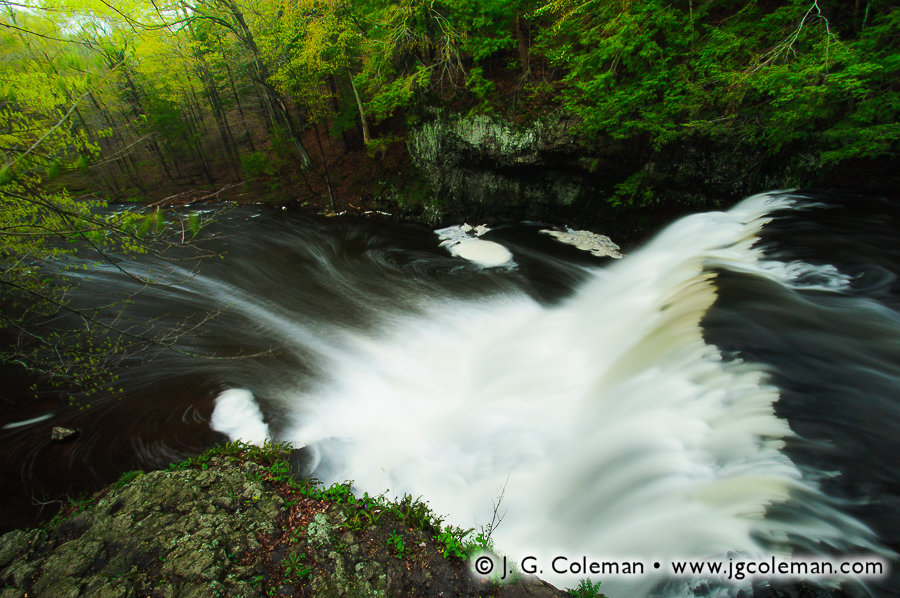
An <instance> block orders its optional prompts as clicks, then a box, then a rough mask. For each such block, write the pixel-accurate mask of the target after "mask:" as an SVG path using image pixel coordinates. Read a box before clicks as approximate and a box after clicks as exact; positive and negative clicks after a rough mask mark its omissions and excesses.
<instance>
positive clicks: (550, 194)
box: [407, 114, 635, 225]
mask: <svg viewBox="0 0 900 598" xmlns="http://www.w3.org/2000/svg"><path fill="white" fill-rule="evenodd" d="M571 124H572V123H571V122H570V121H566V120H563V119H560V118H551V119H548V120H546V121H539V122H535V123H533V124H531V125H529V126H526V127H523V128H516V127H514V126H512V125H511V124H509V123H507V122H504V121H502V120H500V119H497V118H495V117H492V116H487V115H476V116H469V117H460V116H457V115H446V114H438V115H437V116H436V117H435V118H434V119H433V120H431V121H429V122H427V123H425V124H423V125H421V126H420V127H418V128H417V129H414V130H412V131H411V132H410V133H409V135H408V137H407V148H408V151H409V154H410V157H411V159H412V162H413V164H414V165H415V167H416V169H417V171H418V173H419V176H421V177H422V179H423V180H424V181H425V183H426V184H427V187H428V192H427V196H426V197H424V198H423V199H422V201H421V203H422V205H423V206H424V218H423V219H424V220H425V221H426V222H428V223H429V224H433V225H438V224H442V223H451V222H454V221H455V220H460V219H468V220H478V219H485V220H506V221H514V220H525V219H530V220H552V221H560V220H566V221H567V222H570V223H572V224H579V223H582V222H585V221H590V220H593V217H594V215H595V212H596V211H597V209H598V208H599V207H600V206H601V205H602V203H603V198H604V196H605V195H607V194H608V192H609V189H611V188H612V187H613V186H614V184H615V183H616V182H618V181H619V180H621V179H624V178H625V177H626V176H627V174H628V172H629V167H631V168H633V167H634V166H635V164H634V163H629V160H628V159H623V158H622V156H627V155H629V154H628V153H627V152H626V151H625V149H626V148H624V147H623V146H622V145H621V144H615V143H612V142H610V143H609V144H607V145H605V146H604V147H603V149H602V151H600V152H599V153H597V154H596V155H595V156H592V157H588V156H586V155H585V152H584V150H583V149H581V148H579V147H578V146H577V145H576V144H575V142H574V140H573V138H572V137H571V136H570V135H569V134H568V129H569V127H570V126H571ZM632 162H633V161H632ZM460 221H461V220H460Z"/></svg>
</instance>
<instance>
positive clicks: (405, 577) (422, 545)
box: [0, 453, 563, 598]
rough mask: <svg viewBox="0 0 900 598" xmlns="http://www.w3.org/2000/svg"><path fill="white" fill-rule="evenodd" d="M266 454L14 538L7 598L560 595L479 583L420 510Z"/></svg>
mask: <svg viewBox="0 0 900 598" xmlns="http://www.w3.org/2000/svg"><path fill="white" fill-rule="evenodd" d="M283 456H284V455H282V457H283ZM267 459H268V461H263V462H261V463H258V462H254V461H251V460H247V454H245V453H242V454H239V455H237V456H234V455H231V456H219V457H214V458H211V459H209V460H204V461H203V462H202V463H200V462H196V461H195V462H194V463H193V464H192V466H190V467H188V468H185V469H180V470H175V471H156V472H151V473H147V474H146V475H138V476H137V477H135V478H134V479H131V480H130V481H127V478H125V477H123V479H122V480H120V482H118V483H117V484H114V485H113V486H112V487H110V488H107V489H106V490H104V491H102V492H100V493H98V494H97V495H95V496H94V497H93V498H92V499H90V500H88V501H87V502H85V503H82V504H81V505H80V507H79V510H77V511H76V512H74V513H72V514H70V515H69V516H68V517H67V518H65V519H63V520H62V521H59V522H55V523H53V524H51V525H49V526H47V527H46V528H45V529H39V530H24V531H23V530H19V531H13V532H10V533H8V534H6V535H4V536H3V537H2V538H0V582H2V584H3V587H4V589H3V590H2V592H0V596H2V598H12V597H23V596H47V597H53V598H65V597H69V596H71V597H75V596H98V597H101V596H102V597H131V596H135V597H136V596H159V597H169V596H179V597H201V596H202V597H206V596H242V597H248V598H249V597H254V596H260V597H262V596H394V595H403V596H406V595H415V596H438V595H441V592H443V593H444V594H443V595H456V596H487V595H497V596H539V597H548V598H549V597H550V596H561V595H563V593H562V592H559V591H558V590H556V588H553V587H552V586H549V585H547V584H544V583H543V582H540V581H537V580H527V581H526V580H520V581H518V582H516V583H513V584H509V585H504V586H502V587H501V586H493V585H491V584H490V583H479V582H477V581H476V580H474V579H473V578H472V577H471V576H470V575H469V572H468V567H467V565H466V563H464V561H463V559H462V558H459V556H458V555H456V556H454V555H453V554H449V553H448V550H449V548H448V547H449V546H450V545H449V544H447V543H446V539H445V540H444V541H442V540H441V538H440V537H439V536H437V535H436V534H435V533H434V530H433V529H429V528H428V526H427V525H425V526H418V527H417V526H416V525H414V521H413V519H414V518H411V517H410V516H409V514H410V513H412V512H418V513H419V514H420V515H421V514H422V513H424V511H422V508H421V506H419V507H417V506H416V505H414V504H412V503H409V504H407V511H406V513H407V515H406V516H404V515H403V513H402V512H401V510H400V509H396V508H393V507H392V508H389V509H380V508H376V509H373V508H372V507H373V506H374V505H376V504H382V501H379V500H374V499H369V500H366V501H357V500H356V499H355V498H353V497H352V495H350V494H349V488H347V487H346V486H338V487H332V489H329V490H327V491H325V490H315V491H313V490H312V489H311V488H312V487H311V486H309V485H308V483H297V481H296V480H295V479H294V478H293V476H292V475H291V474H290V473H289V472H288V464H289V463H288V460H287V459H276V460H272V458H270V457H269V458H267ZM335 488H337V490H336V489H335ZM348 514H349V515H348ZM425 519H426V520H427V518H425ZM420 521H421V519H420ZM451 552H452V551H451ZM445 554H447V555H448V557H445Z"/></svg>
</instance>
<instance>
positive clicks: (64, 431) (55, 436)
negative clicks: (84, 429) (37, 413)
mask: <svg viewBox="0 0 900 598" xmlns="http://www.w3.org/2000/svg"><path fill="white" fill-rule="evenodd" d="M80 433H81V430H73V429H72V428H64V427H62V426H53V429H52V430H51V431H50V440H53V441H55V442H65V441H67V440H74V439H75V438H77V437H78V435H79V434H80Z"/></svg>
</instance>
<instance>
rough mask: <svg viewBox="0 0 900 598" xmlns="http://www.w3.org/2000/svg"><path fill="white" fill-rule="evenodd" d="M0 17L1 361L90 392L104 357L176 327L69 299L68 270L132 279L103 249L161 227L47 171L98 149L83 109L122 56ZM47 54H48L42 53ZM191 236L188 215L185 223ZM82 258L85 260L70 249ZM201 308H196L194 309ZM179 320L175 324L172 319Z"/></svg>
mask: <svg viewBox="0 0 900 598" xmlns="http://www.w3.org/2000/svg"><path fill="white" fill-rule="evenodd" d="M4 18H5V19H7V20H5V21H4V22H3V24H4V27H2V28H0V44H2V45H3V47H4V49H5V50H6V53H5V54H4V56H5V58H6V59H5V60H3V61H2V62H0V131H2V134H0V159H2V166H0V336H2V340H3V341H4V342H3V344H2V346H0V360H2V361H3V363H5V364H16V365H19V366H22V367H24V368H25V369H27V370H28V371H29V372H31V373H32V374H35V375H38V376H40V377H42V378H43V379H44V380H46V381H48V382H51V383H55V384H59V385H66V386H69V387H71V385H74V387H78V388H80V389H81V390H82V391H84V392H87V393H90V392H97V391H100V390H104V391H111V390H113V388H114V385H113V383H114V380H115V374H114V372H113V371H112V369H111V366H112V365H114V364H115V363H117V362H119V361H120V360H122V359H124V358H126V357H127V356H129V355H131V354H133V353H134V352H136V351H139V350H142V349H146V348H148V347H156V348H158V349H173V348H174V347H175V340H176V338H177V336H178V334H179V333H180V332H182V331H183V330H184V329H183V328H182V329H168V330H164V331H158V332H153V331H151V330H150V328H152V326H141V325H133V324H128V323H125V322H124V321H122V320H120V319H119V318H118V310H119V308H120V307H121V305H122V302H123V301H125V300H127V299H128V298H127V297H123V298H121V300H120V301H119V302H113V303H111V304H108V305H104V306H100V307H97V308H91V309H83V308H78V307H75V306H73V305H72V304H71V303H70V301H69V292H70V290H71V288H72V285H73V284H74V283H73V282H71V279H70V278H68V277H67V275H66V274H67V273H68V272H72V271H73V269H75V268H89V267H91V266H90V263H91V262H93V263H99V262H105V263H107V264H110V265H111V267H114V268H117V269H118V270H119V271H120V272H121V274H122V275H124V276H129V277H131V278H133V279H135V280H136V281H138V282H140V283H141V284H142V285H152V284H154V282H155V281H153V280H151V279H149V278H144V277H141V276H138V275H135V274H133V273H131V272H129V271H128V270H127V269H126V268H124V267H122V266H121V265H119V264H118V263H117V262H116V260H114V259H112V258H111V255H110V252H132V253H133V252H145V251H149V250H151V249H150V248H151V246H152V245H151V243H152V241H153V240H154V238H157V239H160V240H162V236H163V235H165V233H166V230H165V226H164V220H163V219H162V217H161V216H160V215H159V214H158V213H153V212H151V213H149V214H146V215H144V214H137V213H118V214H117V213H111V214H103V213H101V212H100V211H99V210H100V209H101V208H102V207H103V206H104V205H105V204H104V202H103V201H102V200H101V199H98V198H96V197H74V196H73V195H72V194H70V193H69V192H68V191H66V189H65V188H60V187H59V186H58V185H55V183H54V180H55V179H56V177H58V176H61V175H64V174H65V173H66V172H72V171H77V170H80V169H83V168H84V167H85V165H86V163H87V162H89V161H90V160H91V159H93V158H95V157H97V156H98V153H99V148H100V146H99V145H98V144H97V143H96V137H97V134H98V132H97V131H93V133H91V132H90V131H89V128H90V127H89V125H88V124H87V122H86V120H85V118H84V117H83V116H79V115H80V113H81V111H82V110H84V108H85V106H86V105H87V104H88V101H89V100H88V98H90V97H97V96H102V95H103V93H104V92H105V91H106V89H105V88H106V87H107V86H109V85H111V82H112V80H113V79H114V77H115V76H116V75H117V74H118V70H119V69H120V68H121V66H122V64H123V62H122V61H120V62H118V63H113V64H111V63H110V62H109V61H104V62H96V61H90V60H89V59H86V57H89V55H86V54H85V48H86V46H85V45H83V44H81V43H78V42H76V41H74V40H73V39H72V38H71V37H69V35H68V34H67V33H66V32H64V31H62V30H61V28H60V27H59V26H58V24H57V23H54V22H53V21H52V20H49V19H43V18H40V17H39V16H33V15H30V14H28V13H21V12H14V11H8V12H7V14H6V15H5V16H4ZM48 57H50V58H51V60H49V61H48V60H47V58H48ZM184 226H185V228H184V229H183V236H184V239H185V240H189V239H191V238H192V237H193V235H194V234H196V232H197V231H198V230H199V222H198V221H187V222H185V223H184ZM85 257H87V258H88V261H84V259H79V258H85ZM201 319H202V318H201ZM176 328H177V327H176Z"/></svg>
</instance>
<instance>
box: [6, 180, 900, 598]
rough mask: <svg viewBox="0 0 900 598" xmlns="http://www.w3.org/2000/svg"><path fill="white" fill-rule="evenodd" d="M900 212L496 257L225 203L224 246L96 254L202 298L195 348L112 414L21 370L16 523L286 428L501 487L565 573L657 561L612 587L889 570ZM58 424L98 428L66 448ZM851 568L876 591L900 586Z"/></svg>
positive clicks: (472, 489)
mask: <svg viewBox="0 0 900 598" xmlns="http://www.w3.org/2000/svg"><path fill="white" fill-rule="evenodd" d="M898 220H900V209H898V208H897V207H896V206H895V205H892V204H891V203H889V202H887V201H883V200H880V199H877V198H872V197H863V196H859V195H855V194H850V193H841V192H835V191H828V192H819V193H815V194H810V193H787V192H781V193H769V194H762V195H759V196H754V197H752V198H748V199H747V200H745V201H744V202H742V203H741V204H739V205H738V206H736V207H734V208H732V209H731V210H729V211H727V212H710V213H703V214H695V215H692V216H688V217H685V218H682V219H680V220H677V221H675V222H673V223H672V224H670V225H669V226H667V227H666V228H665V229H664V230H663V231H661V232H660V233H659V234H657V235H656V236H655V237H654V238H653V239H652V240H649V241H646V242H644V243H643V244H642V245H641V246H639V247H633V248H626V249H627V250H626V252H625V253H626V255H625V257H624V258H623V259H611V258H608V257H606V258H604V257H595V256H594V255H591V254H590V253H587V252H585V251H580V250H579V249H577V248H575V247H572V246H569V245H564V244H561V243H559V242H558V241H557V240H556V239H555V238H554V237H553V236H551V235H548V234H545V233H543V232H541V231H542V229H546V228H547V227H546V226H541V225H539V224H537V223H516V224H514V225H506V226H497V227H495V228H494V229H493V230H490V231H488V232H486V233H485V234H483V235H482V236H479V237H477V241H482V242H484V241H489V242H491V243H492V244H496V245H484V247H485V248H488V249H491V251H493V253H489V255H491V256H492V257H491V258H490V259H489V260H488V261H489V262H490V264H489V265H485V264H479V263H476V262H472V261H469V260H467V259H464V257H463V256H464V255H465V253H464V252H459V251H456V252H454V253H457V255H452V254H451V252H450V251H448V248H447V247H442V246H440V240H439V238H438V236H437V235H435V233H434V232H433V231H430V230H428V229H425V228H423V227H421V226H416V225H407V224H397V223H388V222H382V221H372V220H366V219H361V218H320V217H313V216H309V215H304V214H296V213H293V212H291V211H289V210H288V211H280V210H272V209H263V208H257V207H241V208H235V209H231V210H227V211H225V212H224V213H223V214H222V215H220V216H219V218H218V221H217V222H216V223H215V224H214V225H211V226H210V227H209V228H208V230H207V232H206V233H205V234H207V235H209V236H211V237H213V238H210V239H209V240H208V241H206V244H205V247H206V248H207V249H208V250H211V251H213V252H214V253H216V254H218V255H220V256H221V257H216V258H213V259H207V260H203V261H201V262H199V263H195V262H192V261H186V262H178V261H165V260H159V259H156V258H153V257H150V256H144V257H140V256H138V257H136V258H128V260H125V261H122V262H120V264H119V265H120V266H123V267H125V268H127V269H129V270H131V271H132V272H134V273H138V274H141V275H148V276H151V277H153V278H154V279H155V280H157V281H158V282H161V283H163V284H159V285H156V286H153V287H150V288H146V289H143V290H141V289H140V285H138V284H137V283H136V282H135V280H134V279H129V278H126V277H123V276H122V275H121V273H120V272H119V271H118V270H117V269H116V268H114V267H111V266H106V267H103V266H99V267H94V268H91V269H88V270H86V271H83V272H81V273H79V274H78V282H79V290H78V291H76V294H75V295H74V300H75V301H76V302H78V303H79V304H80V305H85V306H87V305H91V304H96V303H98V302H103V301H106V300H109V299H111V298H113V297H116V296H121V295H122V294H123V293H129V292H131V293H135V292H137V291H139V290H141V292H139V293H137V294H135V295H134V298H133V302H132V303H131V304H129V305H128V306H127V308H126V309H125V312H124V314H123V315H122V318H123V320H122V321H125V322H129V321H133V322H147V321H152V322H153V325H154V326H156V327H158V329H166V327H168V328H172V327H174V326H177V325H178V323H179V322H181V323H185V324H184V333H183V334H182V336H181V337H180V338H179V340H178V342H177V344H176V347H177V348H178V351H179V352H171V351H163V352H161V353H160V354H159V355H158V356H156V358H155V359H152V360H149V359H144V358H142V357H136V358H132V359H129V360H127V361H126V362H125V363H124V364H123V366H122V371H121V377H120V380H119V384H120V385H121V386H122V387H123V388H124V389H125V397H124V398H122V399H113V398H103V397H99V398H95V399H94V400H93V402H92V405H91V408H89V409H83V410H79V409H77V408H70V407H64V406H60V405H59V404H58V403H57V402H56V401H55V400H54V399H52V398H49V397H48V398H45V399H40V400H34V399H32V398H29V397H26V396H25V395H26V393H24V391H23V392H17V390H16V389H15V388H13V387H10V390H9V391H8V393H7V396H6V397H5V399H4V400H5V401H6V403H7V408H6V409H5V410H4V420H3V422H2V423H0V427H2V430H0V441H2V443H0V444H2V452H3V456H4V460H3V462H4V466H3V467H4V469H3V473H2V476H3V487H4V490H5V492H4V494H5V498H4V503H3V505H2V506H3V511H4V520H3V524H4V526H5V527H9V526H12V525H22V524H27V523H30V522H33V521H34V518H35V517H37V516H39V515H40V514H41V513H43V514H44V515H46V514H47V512H48V511H49V510H52V508H53V505H54V504H56V503H54V501H58V500H60V499H61V498H63V497H64V496H65V495H67V494H69V495H71V494H74V493H75V492H77V491H80V490H88V489H91V488H95V487H96V486H97V485H99V484H101V483H105V482H109V481H111V480H114V479H115V478H116V477H117V476H118V475H119V474H120V473H121V472H122V471H125V470H127V469H133V468H138V467H144V468H147V467H159V466H165V465H166V464H168V463H169V462H170V461H176V460H178V459H180V458H182V457H184V456H186V455H189V454H192V453H194V452H196V451H198V450H201V449H202V448H203V447H205V446H208V445H210V444H211V443H213V442H215V441H216V440H219V439H223V438H225V437H231V438H237V437H240V438H243V439H246V440H250V441H261V440H262V439H263V438H266V437H269V438H274V439H276V440H279V441H281V440H286V441H290V442H292V443H294V444H295V445H296V446H306V447H309V455H310V459H311V467H313V471H312V473H313V474H314V475H315V476H317V477H318V478H320V479H322V480H324V481H344V480H353V482H354V485H355V487H356V488H358V489H359V490H360V492H362V491H368V492H369V493H370V494H373V493H380V492H384V491H389V492H391V493H393V494H400V495H402V494H403V493H410V494H412V495H413V496H422V497H423V498H425V499H426V500H428V501H429V503H430V505H431V506H432V508H433V510H434V511H436V512H437V513H439V514H442V515H446V520H447V522H448V523H453V524H455V525H460V526H463V527H465V528H469V527H478V526H479V525H484V524H486V523H488V522H490V521H491V519H492V516H493V514H494V511H495V506H496V505H497V503H498V502H499V507H497V508H496V510H497V512H498V513H499V514H502V515H503V520H502V523H500V525H498V526H497V528H496V529H495V530H494V533H493V540H494V542H495V545H496V548H497V550H498V552H500V553H502V554H503V555H506V556H508V557H509V559H510V560H515V561H518V562H520V563H538V564H540V565H541V570H542V571H543V575H542V577H544V578H545V579H547V580H548V581H551V582H552V583H555V584H557V585H559V586H560V587H573V586H575V585H577V582H578V579H579V578H580V577H585V575H583V574H579V573H580V572H577V571H576V572H572V571H571V567H568V568H565V567H558V566H557V565H554V564H553V563H558V564H560V563H572V562H575V563H577V562H582V563H584V562H594V561H596V562H607V561H610V562H611V561H616V562H631V563H641V564H642V565H643V566H644V567H645V568H646V570H645V571H644V573H643V574H641V575H626V574H620V575H618V576H607V577H603V576H601V578H602V579H603V585H602V586H601V587H602V590H603V591H604V592H605V593H606V594H607V595H608V596H610V598H617V597H618V596H641V595H646V596H650V595H665V596H690V595H693V594H694V592H697V595H700V594H703V595H719V594H721V595H734V594H735V593H736V592H738V591H740V590H741V589H744V590H746V589H748V588H750V587H751V586H750V584H751V581H748V580H743V582H741V583H738V582H737V580H732V581H727V582H723V581H721V580H711V579H708V578H700V579H698V578H688V577H677V576H673V575H672V567H673V563H675V562H678V561H679V560H684V559H696V560H703V559H707V560H709V559H713V560H717V561H720V562H725V563H727V562H729V561H731V562H733V561H735V560H740V559H746V560H753V559H756V560H765V559H770V558H776V559H781V560H783V561H791V560H792V559H793V560H794V561H797V560H799V559H801V558H813V557H816V558H825V557H828V558H830V559H832V560H834V561H835V562H838V561H841V560H842V559H843V560H847V559H848V558H850V557H852V558H854V559H858V560H862V561H865V560H871V561H877V562H878V563H883V564H885V565H887V566H888V567H891V566H892V564H894V562H895V561H894V559H895V551H896V550H898V549H900V484H898V481H897V480H898V479H900V477H898V470H900V465H898V460H897V454H898V449H900V313H898V309H900V284H898V279H897V274H898V273H900V239H898V237H897V231H898V230H900V222H898ZM472 224H479V223H472ZM456 235H457V238H462V237H466V239H464V242H469V241H472V240H474V239H475V237H473V236H472V235H474V233H473V232H470V233H468V236H467V235H465V234H464V233H461V232H459V231H457V232H456ZM476 243H477V242H476ZM498 247H499V249H498ZM498 256H499V257H498ZM507 257H508V258H509V259H508V260H507V259H506V258H507ZM207 314H215V317H214V318H212V319H210V320H209V321H206V322H204V323H203V324H202V325H201V326H199V327H197V328H196V329H194V328H192V326H193V324H194V323H197V322H198V321H201V320H203V319H204V317H205V316H206V315H207ZM248 355H255V356H253V357H247V356H248ZM241 356H243V357H241ZM213 357H220V358H227V359H218V358H215V359H214V358H213ZM235 357H237V358H235ZM52 425H66V426H70V427H76V428H80V429H82V433H81V435H80V436H79V438H78V439H77V440H75V441H73V442H70V443H66V444H59V443H52V442H50V441H49V433H48V431H49V428H50V426H52ZM529 557H531V558H529ZM558 557H562V560H559V558H558ZM656 563H659V564H660V567H659V568H658V569H657V568H656V567H655V566H654V565H655V564H656ZM526 566H527V565H526ZM558 568H564V569H567V570H565V571H554V569H558ZM576 568H577V566H576ZM894 568H896V567H894ZM774 579H775V576H772V575H769V576H766V575H762V576H760V577H759V578H757V579H755V580H753V581H752V583H753V584H755V586H754V587H756V588H757V589H759V588H760V587H763V586H765V585H767V583H769V582H770V581H772V580H774ZM842 579H843V580H844V583H843V588H844V590H845V591H847V592H849V593H850V594H851V595H866V592H867V591H869V592H872V593H874V595H876V596H881V595H884V596H890V595H895V594H893V593H891V592H892V591H891V590H889V589H888V588H893V587H897V584H898V579H897V577H896V576H895V577H891V576H890V575H887V576H884V577H876V578H861V577H858V576H857V577H853V576H849V575H847V576H843V577H842ZM776 581H777V580H776ZM822 583H826V582H822ZM742 584H743V585H742Z"/></svg>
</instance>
